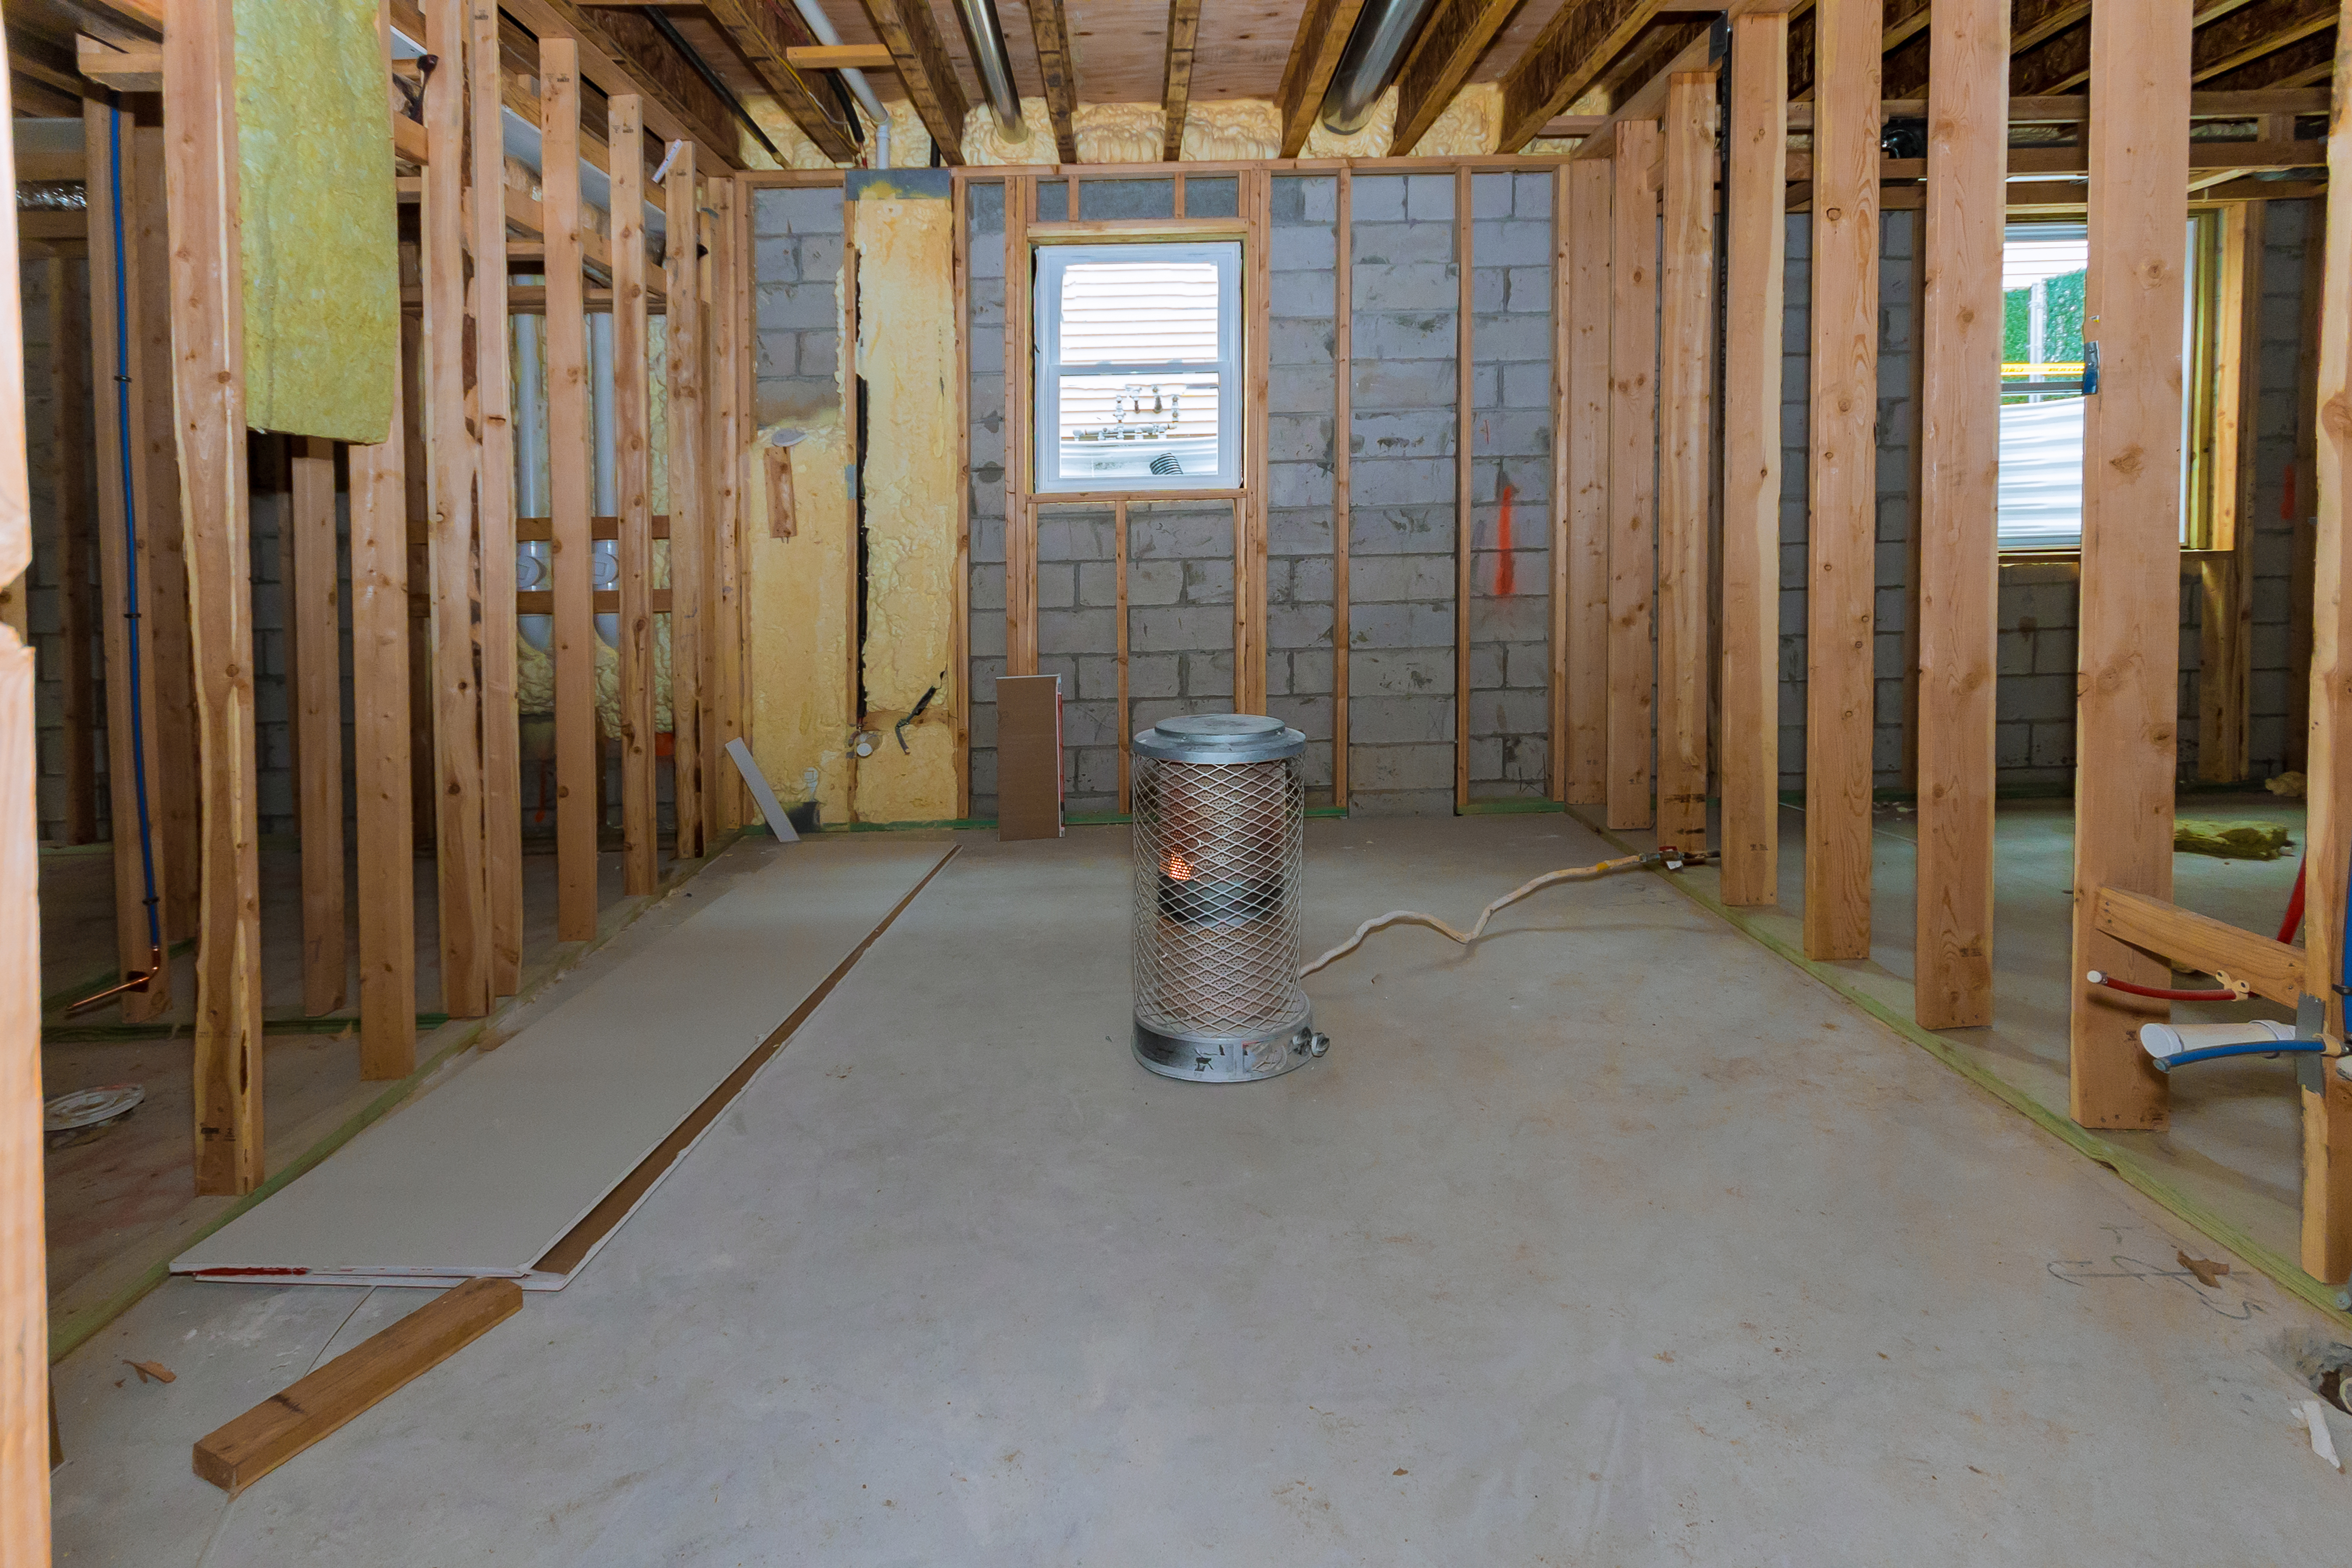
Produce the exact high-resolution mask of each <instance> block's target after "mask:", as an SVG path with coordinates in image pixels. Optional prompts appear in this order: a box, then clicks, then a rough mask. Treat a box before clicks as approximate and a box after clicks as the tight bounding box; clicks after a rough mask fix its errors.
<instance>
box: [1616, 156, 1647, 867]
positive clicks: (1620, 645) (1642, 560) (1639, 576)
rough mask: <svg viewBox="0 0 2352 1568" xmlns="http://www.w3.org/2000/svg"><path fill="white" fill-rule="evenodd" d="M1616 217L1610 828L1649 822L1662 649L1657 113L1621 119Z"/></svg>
mask: <svg viewBox="0 0 2352 1568" xmlns="http://www.w3.org/2000/svg"><path fill="white" fill-rule="evenodd" d="M1611 133H1612V135H1613V136H1614V138H1615V141H1616V148H1615V151H1614V153H1612V156H1611V160H1610V167H1611V168H1612V171H1613V172H1614V182H1613V185H1612V198H1611V216H1610V234H1611V249H1610V329H1609V702H1608V709H1609V715H1608V725H1609V734H1608V768H1609V778H1608V787H1607V801H1608V804H1607V810H1608V822H1609V826H1611V827H1614V828H1631V827H1647V826H1650V824H1651V822H1652V821H1653V820H1654V817H1653V810H1654V807H1653V804H1652V801H1651V798H1650V785H1651V774H1650V746H1651V741H1652V734H1651V729H1652V720H1653V718H1654V715H1655V712H1656V687H1657V656H1656V649H1655V647H1654V640H1653V639H1654V599H1653V595H1654V592H1655V590H1656V586H1657V575H1658V514H1657V481H1656V474H1657V461H1658V410H1657V379H1656V377H1657V364H1658V193H1657V186H1656V184H1655V176H1654V174H1653V173H1652V166H1653V165H1654V164H1655V163H1656V162H1657V159H1658V126H1657V121H1653V120H1627V121H1619V122H1618V123H1617V124H1616V125H1614V126H1612V128H1611Z"/></svg>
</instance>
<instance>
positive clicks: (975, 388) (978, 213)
mask: <svg viewBox="0 0 2352 1568" xmlns="http://www.w3.org/2000/svg"><path fill="white" fill-rule="evenodd" d="M964 224H965V234H964V254H965V256H966V257H967V258H969V267H968V270H967V272H966V275H965V292H964V309H965V311H966V315H965V317H964V323H963V331H964V343H965V364H966V370H967V372H968V374H969V375H970V377H971V381H970V384H969V386H968V388H967V391H966V405H965V411H966V415H967V417H968V418H969V420H970V422H971V429H970V438H971V473H970V478H969V480H968V483H969V484H970V486H971V493H970V496H969V498H968V501H967V505H968V507H969V512H968V515H969V517H970V518H971V568H970V570H971V579H970V582H969V584H968V585H967V593H968V597H967V601H966V604H967V608H968V612H969V614H970V616H971V669H970V671H969V672H968V678H967V686H966V689H968V690H969V691H970V692H971V815H972V816H974V817H975V818H978V819H981V820H986V819H988V818H991V817H993V816H995V815H996V678H997V677H998V676H1000V675H1002V674H1003V673H1004V187H1003V185H998V184H978V183H974V184H971V185H968V186H966V187H965V209H964Z"/></svg>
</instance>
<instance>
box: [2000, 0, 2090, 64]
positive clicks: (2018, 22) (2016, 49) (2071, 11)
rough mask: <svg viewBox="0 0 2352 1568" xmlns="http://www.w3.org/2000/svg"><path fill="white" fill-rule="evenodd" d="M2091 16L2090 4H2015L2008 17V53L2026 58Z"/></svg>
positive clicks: (2034, 0)
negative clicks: (2026, 55)
mask: <svg viewBox="0 0 2352 1568" xmlns="http://www.w3.org/2000/svg"><path fill="white" fill-rule="evenodd" d="M2090 14H2091V0H2015V3H2014V4H2013V5H2011V9H2010V14H2009V52H2010V53H2011V54H2012V55H2018V54H2023V53H2024V52H2025V51H2026V50H2028V49H2030V48H2032V47H2034V46H2035V45H2036V44H2040V43H2045V42H2047V41H2048V40H2050V39H2052V38H2054V37H2057V36H2058V35H2059V34H2061V33H2063V32H2064V31H2065V30H2066V29H2067V28H2069V27H2071V26H2074V24H2076V23H2077V22H2080V21H2082V20H2083V19H2084V17H2086V16H2089V15H2090Z"/></svg>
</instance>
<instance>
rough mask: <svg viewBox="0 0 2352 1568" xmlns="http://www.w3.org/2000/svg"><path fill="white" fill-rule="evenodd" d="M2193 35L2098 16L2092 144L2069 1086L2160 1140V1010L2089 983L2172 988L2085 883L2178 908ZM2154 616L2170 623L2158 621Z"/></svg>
mask: <svg viewBox="0 0 2352 1568" xmlns="http://www.w3.org/2000/svg"><path fill="white" fill-rule="evenodd" d="M2189 33H2190V26H2189V4H2188V0H2166V3H2164V4H2161V5H2147V6H2142V7H2135V8H2133V9H2131V10H2119V9H2114V8H2109V9H2105V10H2094V11H2093V12H2092V14H2091V96H2092V97H2093V98H2094V99H2095V100H2097V101H2098V103H2099V104H2100V105H2101V108H2100V110H2099V112H2098V114H2097V115H2096V116H2095V117H2094V118H2093V120H2092V121H2091V124H2090V130H2089V132H2088V134H2089V140H2090V148H2089V152H2090V165H2091V187H2090V230H2091V258H2090V269H2089V274H2088V276H2087V278H2086V279H2084V321H2085V322H2086V323H2088V325H2087V326H2086V329H2085V335H2086V337H2095V340H2096V342H2097V344H2098V354H2099V387H2098V392H2097V395H2095V396H2092V397H2089V398H2086V399H2085V400H2084V417H2083V579H2082V600H2081V605H2082V608H2081V611H2080V618H2079V621H2078V629H2077V632H2076V638H2077V653H2076V658H2077V661H2078V664H2079V668H2080V674H2079V676H2078V678H2077V680H2076V690H2077V696H2076V700H2075V729H2074V733H2075V740H2074V752H2075V755H2076V756H2078V757H2082V758H2084V759H2090V760H2094V761H2095V764H2096V765H2095V766H2086V767H2083V768H2078V769H2077V770H2076V771H2075V781H2074V887H2075V888H2076V889H2078V891H2077V897H2076V903H2075V909H2074V986H2073V988H2074V1005H2073V1007H2072V1009H2071V1028H2070V1038H2071V1040H2072V1044H2073V1051H2072V1063H2071V1070H2070V1073H2069V1078H2068V1109H2069V1110H2070V1111H2071V1112H2072V1114H2073V1115H2074V1120H2075V1121H2078V1122H2080V1123H2082V1124H2083V1125H2084V1126H2085V1127H2137V1128H2160V1127H2163V1126H2164V1125H2166V1121H2167V1116H2168V1089H2167V1083H2166V1079H2165V1077H2164V1075H2163V1074H2162V1073H2159V1072H2158V1071H2157V1070H2155V1068H2152V1067H2150V1066H2149V1065H2148V1058H2147V1052H2145V1051H2143V1050H2141V1049H2140V1046H2139V1026H2140V1025H2141V1024H2143V1023H2145V1022H2147V1019H2148V1018H2149V1017H2150V1016H2163V1014H2164V1011H2165V1009H2164V1006H2163V1005H2162V1004H2160V1003H2158V1004H2150V1003H2148V1002H2147V1001H2144V1000H2142V999H2140V998H2136V997H2126V996H2124V995H2122V994H2119V993H2117V992H2115V991H2111V990H2108V989H2106V988H2105V987H2100V986H2093V985H2091V984H2087V983H2086V982H2085V981H2084V978H2083V975H2084V972H2085V971H2087V970H2093V969H2096V970H2103V971H2105V972H2106V973H2109V974H2112V975H2114V976H2116V978H2117V979H2121V980H2128V981H2133V982H2137V983H2138V984H2143V985H2149V984H2152V985H2159V986H2160V985H2162V984H2164V983H2165V982H2164V976H2165V970H2164V966H2163V965H2162V964H2161V963H2157V962H2155V961H2153V960H2151V959H2149V958H2147V956H2146V955H2145V954H2143V953H2141V952H2137V950H2136V949H2134V948H2132V947H2130V946H2128V945H2126V944H2125V943H2123V942H2118V941H2117V940H2116V938H2114V937H2112V936H2110V935H2108V934H2106V933H2105V932H2104V931H2100V930H2099V929H2098V926H2097V924H2096V923H2095V921H2093V920H2092V918H2091V910H2090V909H2089V907H2088V905H2087V903H2086V902H2085V901H2084V900H2082V898H2081V895H2080V889H2088V888H2116V889H2122V890H2124V891H2126V892H2134V893H2144V894H2146V895H2147V896H2148V897H2150V898H2153V899H2158V900H2166V901H2169V900H2170V899H2171V897H2172V803H2173V778H2174V769H2175V765H2176V753H2177V731H2178V728H2179V709H2180V692H2179V668H2180V632H2179V616H2177V615H2175V614H2173V613H2172V612H2171V611H2170V609H2169V606H2170V605H2172V604H2174V603H2175V602H2176V601H2177V599H2178V597H2179V593H2180V555H2179V550H2180V474H2181V312H2182V310H2183V308H2184V306H2185V304H2186V300H2187V291H2186V289H2187V279H2186V276H2185V268H2186V258H2185V257H2184V255H2183V246H2182V226H2183V225H2184V224H2185V223H2186V222H2187V220H2188V204H2187V201H2186V198H2185V195H2184V192H2185V191H2186V190H2187V187H2188V181H2189ZM2086 346H2087V345H2086ZM2151 605H2166V606H2168V608H2167V611H2166V613H2165V614H2164V615H2162V616H2151V615H2149V614H2148V609H2149V606H2151ZM2313 864H2314V865H2315V867H2318V866H2324V865H2325V862H2323V861H2316V860H2315V861H2314V862H2313ZM2322 875H2323V876H2324V873H2322ZM2315 923H2316V922H2315V917H2314V916H2306V918H2305V924H2306V925H2312V924H2315Z"/></svg>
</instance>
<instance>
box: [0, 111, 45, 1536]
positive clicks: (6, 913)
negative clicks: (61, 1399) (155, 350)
mask: <svg viewBox="0 0 2352 1568" xmlns="http://www.w3.org/2000/svg"><path fill="white" fill-rule="evenodd" d="M8 93H9V87H8V81H7V79H6V78H5V77H0V119H5V118H7V111H8V107H9V105H8ZM0 182H5V184H7V185H8V186H10V187H13V186H14V185H15V184H16V148H15V143H14V141H13V139H11V140H10V141H8V142H0ZM0 254H5V255H8V256H15V255H16V209H15V206H14V204H11V205H10V206H9V207H8V209H7V210H6V212H5V215H0ZM18 276H19V272H18V271H10V272H9V273H8V274H7V275H6V276H5V277H0V584H7V583H15V582H18V581H19V580H20V579H22V578H23V577H24V576H25V574H26V568H27V567H29V566H30V565H31V564H32V563H33V518H32V493H31V479H30V476H29V474H28V472H27V469H26V449H25V321H24V310H23V304H22V301H21V300H20V298H19V296H18V294H17V278H18ZM33 706H34V704H33V650H32V649H31V648H30V647H26V646H25V644H24V642H23V641H22V639H21V638H20V637H18V635H17V632H16V626H15V625H14V623H9V624H7V625H5V626H0V1347H5V1348H0V1561H5V1562H6V1563H27V1564H40V1563H47V1562H48V1561H49V1431H50V1426H49V1423H50V1404H49V1367H48V1356H47V1354H46V1353H45V1352H44V1348H43V1347H44V1346H45V1345H46V1343H47V1339H48V1328H47V1320H48V1283H47V1271H48V1259H47V1248H48V1241H47V1223H46V1220H45V1218H44V1215H43V1212H42V1194H41V1182H42V1169H41V1167H42V1152H41V1033H40V1029H41V1026H40V1008H41V1003H40V996H41V931H40V920H39V913H38V909H39V897H40V880H41V862H40V819H39V808H38V806H37V805H36V803H35V799H34V794H35V784H34V780H35V775H36V773H37V768H38V763H37V761H36V758H35V752H34V745H33V725H34V718H33Z"/></svg>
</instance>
